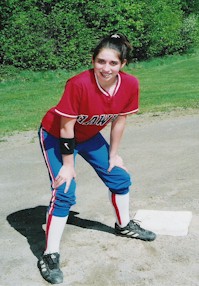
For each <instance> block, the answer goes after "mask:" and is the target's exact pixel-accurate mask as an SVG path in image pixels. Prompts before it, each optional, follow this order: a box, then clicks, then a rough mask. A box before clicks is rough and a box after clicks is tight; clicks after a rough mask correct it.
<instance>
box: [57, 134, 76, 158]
mask: <svg viewBox="0 0 199 286" xmlns="http://www.w3.org/2000/svg"><path fill="white" fill-rule="evenodd" d="M59 143H60V152H61V154H62V155H72V154H73V153H74V149H75V138H62V137H60V138H59Z"/></svg>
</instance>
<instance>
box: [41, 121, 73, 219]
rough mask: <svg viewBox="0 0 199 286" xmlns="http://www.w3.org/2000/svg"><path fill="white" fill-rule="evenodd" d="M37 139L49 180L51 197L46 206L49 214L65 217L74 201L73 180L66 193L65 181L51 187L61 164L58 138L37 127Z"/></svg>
mask: <svg viewBox="0 0 199 286" xmlns="http://www.w3.org/2000/svg"><path fill="white" fill-rule="evenodd" d="M39 140H40V145H41V149H42V153H43V156H44V159H45V163H46V166H47V169H48V173H49V177H50V181H51V191H52V197H51V200H50V204H49V208H48V212H49V215H54V216H58V217H65V216H67V215H68V214H69V211H70V207H71V206H72V205H74V204H75V203H76V198H75V189H76V183H75V180H72V182H71V185H70V188H69V190H68V192H67V193H64V189H65V186H66V184H65V183H64V184H63V185H61V186H60V187H58V188H57V189H53V188H52V182H53V181H54V180H55V178H56V176H57V174H58V172H59V170H60V168H61V166H62V155H61V153H60V147H59V139H58V138H56V137H54V136H52V135H50V134H49V133H48V132H46V131H45V130H44V129H43V128H42V127H41V128H40V129H39ZM76 154H77V152H75V153H74V156H76Z"/></svg>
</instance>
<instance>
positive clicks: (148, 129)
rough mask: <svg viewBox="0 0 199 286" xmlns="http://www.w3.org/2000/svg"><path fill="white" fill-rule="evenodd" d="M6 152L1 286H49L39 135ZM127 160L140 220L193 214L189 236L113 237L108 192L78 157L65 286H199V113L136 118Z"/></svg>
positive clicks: (10, 144) (20, 137)
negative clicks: (159, 213)
mask: <svg viewBox="0 0 199 286" xmlns="http://www.w3.org/2000/svg"><path fill="white" fill-rule="evenodd" d="M104 134H105V136H107V137H108V130H106V131H105V133H104ZM0 144H1V145H0V146H1V150H0V152H1V165H0V177H1V185H0V187H1V208H0V253H1V267H0V271H1V275H0V285H1V286H13V285H17V286H18V285H19V286H27V285H28V286H42V285H48V283H46V282H45V281H44V280H42V278H41V276H40V274H39V272H38V269H37V267H36V263H37V256H38V255H39V254H40V253H41V251H42V249H43V241H44V231H43V229H42V225H43V224H44V223H45V210H46V206H47V204H48V201H49V183H48V175H47V172H46V168H45V165H44V163H43V158H42V156H41V153H40V149H39V145H38V141H37V133H36V132H25V133H20V134H15V135H13V136H12V137H10V138H1V143H0ZM129 147H130V148H129ZM120 153H121V155H122V156H123V159H124V161H125V162H126V165H127V167H128V169H129V171H130V173H132V174H133V180H134V186H133V188H132V192H131V214H132V216H133V215H134V213H135V211H136V210H138V209H154V210H181V211H183V210H188V211H191V212H192V213H193V219H192V221H191V225H190V228H189V234H188V235H187V236H183V237H173V236H161V235H160V236H158V237H157V239H156V240H155V241H154V242H149V243H146V242H142V241H138V240H131V239H126V238H121V237H116V236H115V235H113V225H114V217H113V213H112V209H111V206H110V203H109V201H108V198H107V191H106V188H105V187H104V185H103V184H102V183H101V181H99V179H98V178H97V176H96V174H95V173H94V171H93V170H92V169H91V168H90V167H89V166H88V165H87V164H86V163H85V162H84V161H83V160H82V159H81V158H80V157H78V159H77V183H78V187H77V205H76V206H75V207H74V208H73V209H72V212H71V216H70V220H69V224H68V225H67V226H66V229H65V232H64V236H63V240H62V246H61V265H62V270H63V272H64V276H65V280H64V283H63V284H62V285H72V286H79V285H84V286H91V285H96V286H108V285H110V286H112V285H114V286H119V285H122V286H123V285H125V286H131V285H134V286H149V285H150V286H171V285H173V286H178V285H179V286H197V285H199V284H198V283H199V271H198V269H199V258H198V250H199V246H198V245H199V243H198V242H199V241H198V237H199V203H198V202H199V112H194V113H189V114H187V115H184V116H182V115H181V113H180V114H178V115H176V114H175V116H174V115H173V114H169V115H167V114H166V115H161V114H157V115H156V116H152V115H145V116H144V115H138V116H134V117H132V118H131V119H129V121H128V124H127V129H126V132H125V135H124V139H123V142H122V146H121V152H120Z"/></svg>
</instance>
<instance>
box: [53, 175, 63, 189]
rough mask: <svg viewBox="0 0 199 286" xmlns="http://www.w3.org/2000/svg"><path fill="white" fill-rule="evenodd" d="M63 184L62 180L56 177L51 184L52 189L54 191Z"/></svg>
mask: <svg viewBox="0 0 199 286" xmlns="http://www.w3.org/2000/svg"><path fill="white" fill-rule="evenodd" d="M63 183H64V179H63V178H61V177H57V178H56V179H55V181H54V183H53V188H54V189H56V188H58V187H59V186H61V185H62V184H63Z"/></svg>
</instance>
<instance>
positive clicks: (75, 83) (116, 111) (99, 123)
mask: <svg viewBox="0 0 199 286" xmlns="http://www.w3.org/2000/svg"><path fill="white" fill-rule="evenodd" d="M138 97H139V83H138V80H137V78H135V77H134V76H132V75H129V74H127V73H125V72H119V74H118V81H117V86H116V88H115V91H114V94H113V95H112V96H110V95H109V94H108V93H107V92H106V91H105V90H104V89H102V87H101V86H100V85H99V83H98V80H97V77H96V76H95V73H94V70H93V69H90V70H87V71H84V72H82V73H80V74H78V75H76V76H74V77H72V78H71V79H69V80H68V81H67V83H66V86H65V90H64V93H63V96H62V97H61V99H60V101H59V103H58V104H57V106H55V107H53V108H51V109H50V110H49V111H48V112H47V113H46V115H45V116H44V117H43V119H42V127H43V128H44V129H45V130H46V131H47V132H49V133H50V134H51V135H54V136H55V137H58V138H59V136H60V119H61V116H64V117H68V118H75V119H76V123H75V127H74V132H75V139H76V142H84V141H86V140H88V139H90V138H91V137H93V136H95V135H96V134H97V133H98V132H100V130H102V129H103V128H104V127H105V126H106V125H107V124H108V123H109V122H111V121H113V120H114V119H115V118H117V116H118V115H127V114H131V113H135V112H137V111H138V101H139V100H138Z"/></svg>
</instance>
